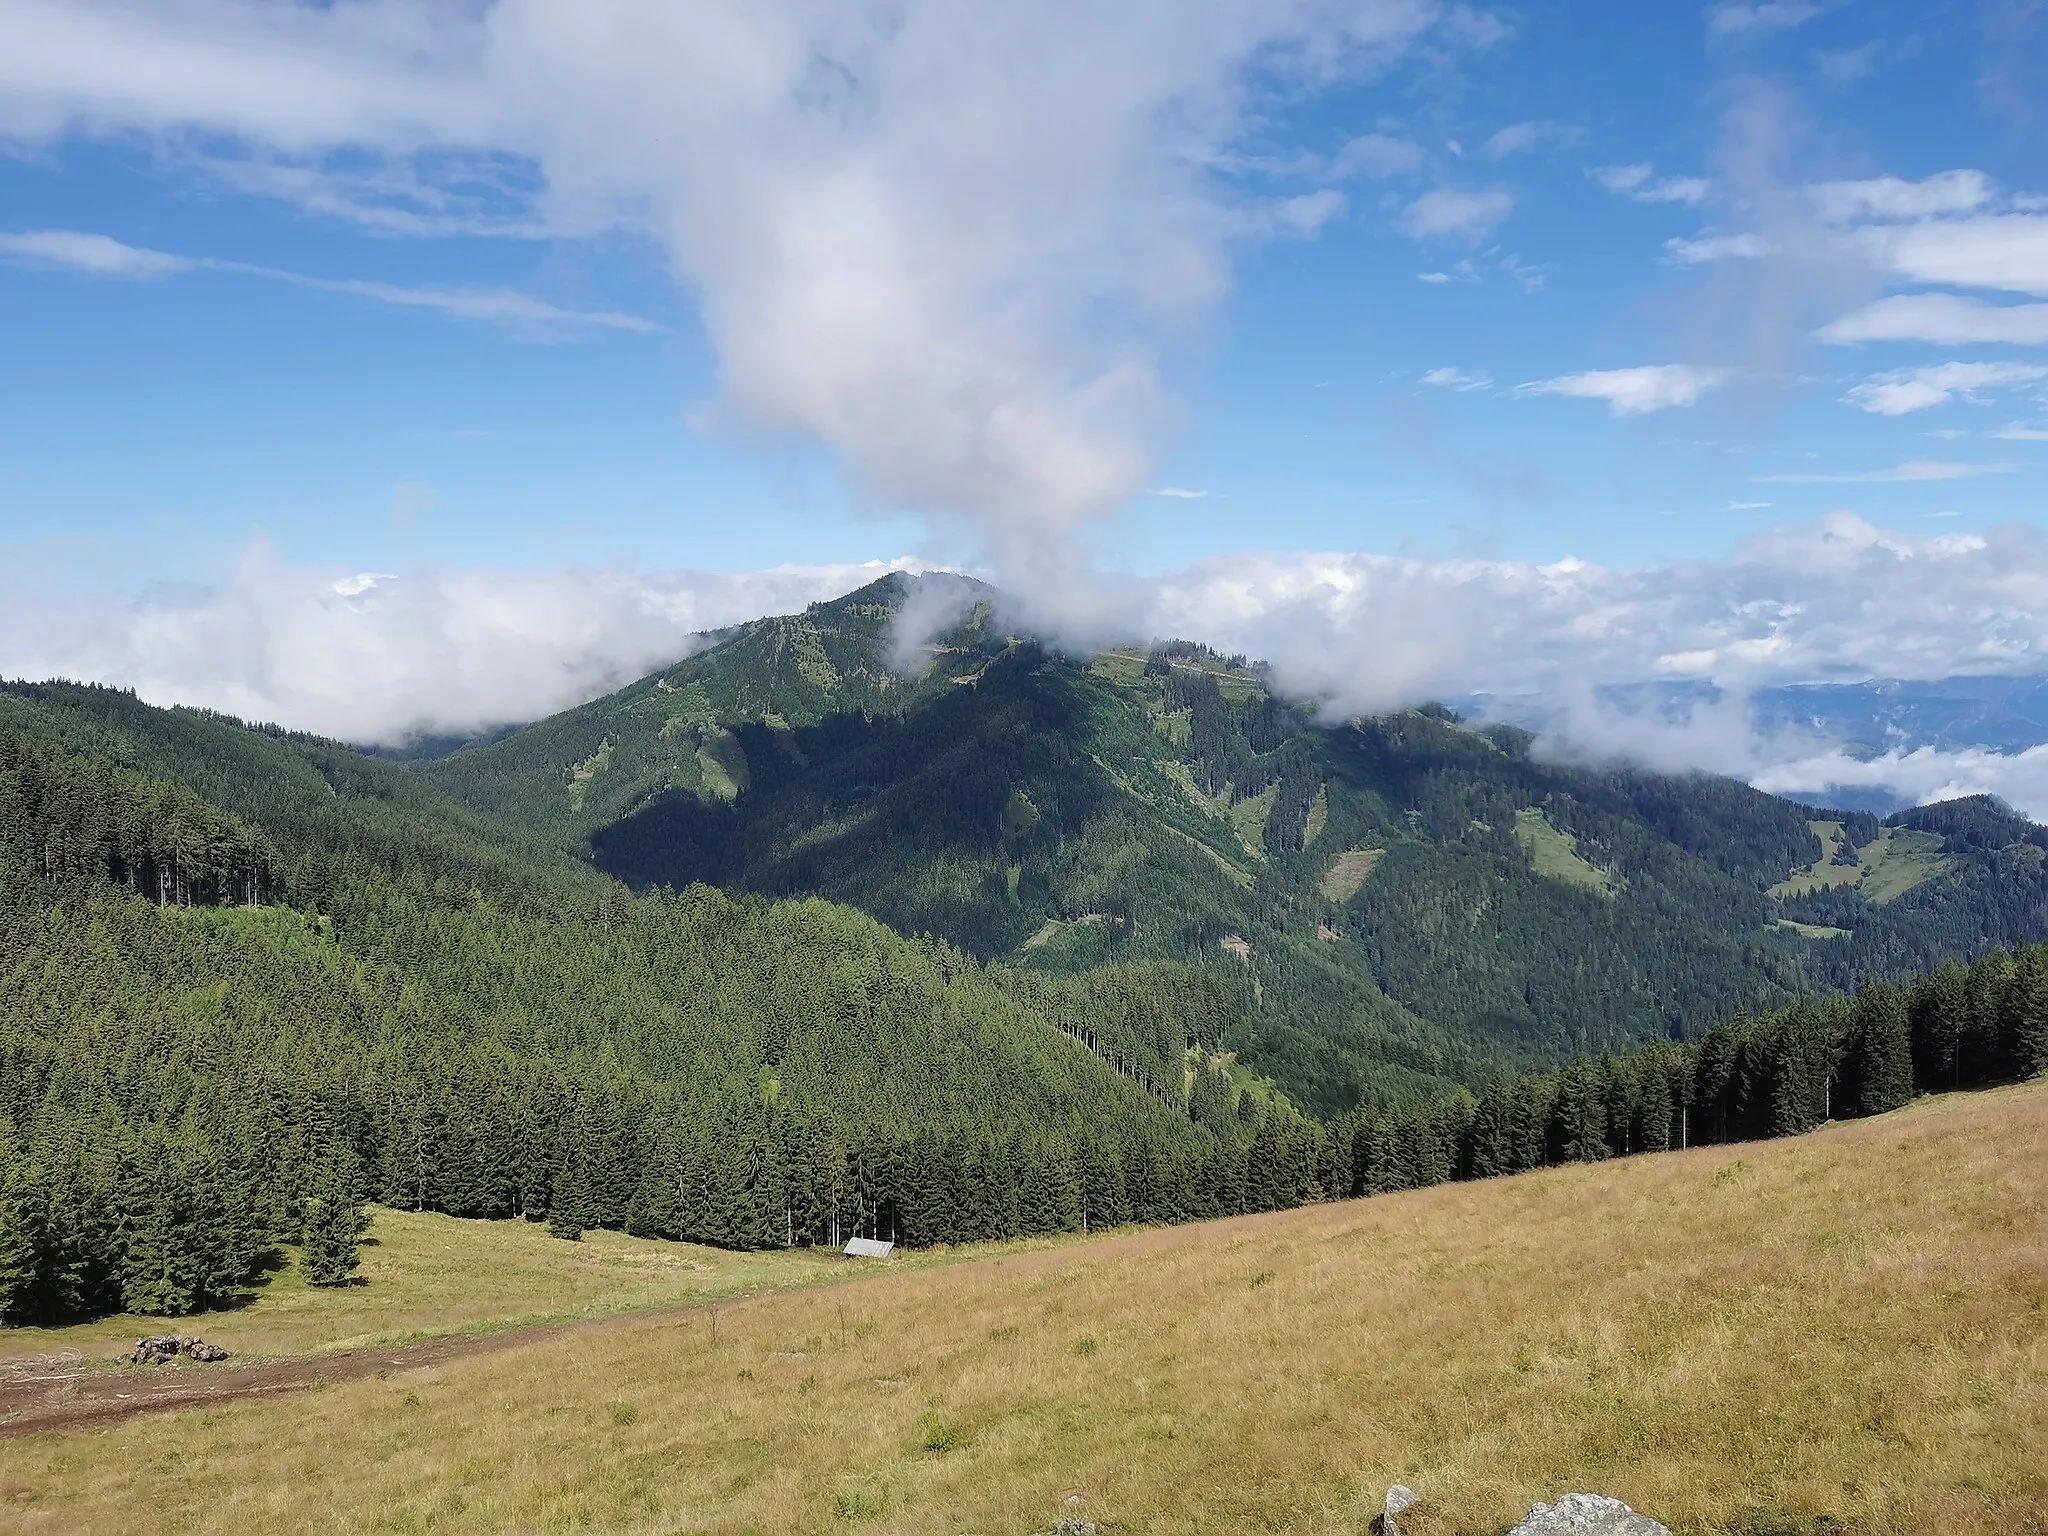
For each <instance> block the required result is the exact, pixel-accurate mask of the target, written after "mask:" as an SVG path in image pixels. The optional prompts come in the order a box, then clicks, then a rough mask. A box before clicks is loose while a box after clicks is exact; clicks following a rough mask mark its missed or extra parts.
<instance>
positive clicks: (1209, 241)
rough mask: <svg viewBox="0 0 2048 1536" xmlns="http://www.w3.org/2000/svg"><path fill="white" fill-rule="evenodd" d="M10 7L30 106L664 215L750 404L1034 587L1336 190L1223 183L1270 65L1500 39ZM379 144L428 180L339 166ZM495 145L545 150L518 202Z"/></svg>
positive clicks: (759, 417)
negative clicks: (1262, 264) (467, 176)
mask: <svg viewBox="0 0 2048 1536" xmlns="http://www.w3.org/2000/svg"><path fill="white" fill-rule="evenodd" d="M6 3H7V24H6V26H7V46H6V47H5V48H4V49H0V133H13V134H15V135H17V136H29V137H36V136H42V137H48V136H52V135H56V134H61V133H89V134H104V135H131V134H144V135H153V136H154V137H155V142H157V143H159V144H162V145H165V146H172V147H175V146H189V145H191V144H194V143H202V144H209V145H215V144H218V145H228V146H233V148H234V153H235V154H236V155H237V156H239V157H240V158H241V160H242V162H243V163H245V164H247V165H249V166H255V167H281V168H283V169H284V170H286V171H292V170H298V171H304V172H308V173H309V174H308V175H307V177H306V178H305V183H304V186H303V187H302V188H301V189H300V190H301V192H302V193H303V194H304V195H306V196H308V197H322V198H325V199H327V200H328V201H329V203H330V204H333V203H334V202H336V201H337V200H338V201H339V202H341V203H344V204H351V205H353V206H356V207H358V208H372V207H376V206H379V205H384V206H388V207H389V208H390V209H391V210H392V211H393V213H394V215H395V217H396V218H397V224H396V225H395V226H394V227H405V226H406V225H407V223H408V222H409V221H419V220H425V221H427V223H428V224H431V223H432V221H433V220H434V219H435V218H436V217H439V216H441V215H442V214H443V213H444V212H445V213H448V214H450V215H452V216H455V217H457V218H459V219H466V220H478V219H480V220H481V221H482V222H483V224H485V225H487V226H488V225H490V224H492V223H496V224H499V225H502V226H504V227H506V228H511V229H517V230H518V231H520V232H531V231H533V230H535V229H545V230H547V231H549V232H552V233H554V234H557V235H595V234H603V233H607V232H612V231H622V232H625V233H627V234H629V235H634V236H640V237H645V238H650V239H652V240H653V241H655V242H657V243H658V244H659V246H660V247H661V248H662V249H663V250H664V251H665V252H666V254H667V256H668V258H669V260H670V263H671V265H672V267H673V270H674V272H675V275H676V277H677V278H678V280H679V282H680V283H681V284H682V285H683V286H684V287H686V288H687V289H688V290H689V291H690V292H691V293H692V294H693V295H694V296H695V297H696V299H697V301H698V303H699V308H700V312H701V318H702V322H703V326H704V330H705V333H706V335H707V336H708V337H709V339H710V341H711V343H712V345H713V347H714V348H715V349H716V352H717V354H718V361H719V380H720V390H721V405H722V418H720V419H725V418H729V419H732V420H734V421H736V422H740V423H744V424H745V425H746V427H748V428H749V429H750V430H754V431H760V432H765V433H768V434H771V435H789V436H793V437H798V438H805V439H810V440H814V441H816V442H819V443H821V444H823V445H824V446H825V447H826V448H827V449H828V450H830V451H832V452H834V453H835V454H836V455H837V456H838V459H839V461H840V463H841V464H842V465H843V466H844V468H845V469H846V471H847V474H848V477H849V479H850V481H851V482H852V483H853V487H854V489H855V491H856V493H857V494H858V495H860V496H861V497H862V498H863V499H865V500H867V501H868V502H870V503H872V504H875V505H878V506H882V507H892V508H901V509H904V510H907V511H912V512H917V513H924V514H929V515H936V516H942V517H948V518H954V519H958V520H959V521H960V523H961V525H962V526H964V528H965V529H966V530H967V531H968V532H969V533H970V534H971V535H972V536H974V537H975V538H976V539H978V540H979V541H980V542H981V543H983V544H984V545H986V546H987V547H988V548H989V550H990V551H991V552H992V553H993V554H994V555H995V557H996V558H997V560H998V562H999V563H1001V564H1004V565H1006V566H1007V567H1009V568H1010V569H1009V574H1010V576H1011V579H1013V580H1025V579H1034V578H1031V577H1030V573H1031V572H1033V571H1036V570H1039V569H1040V568H1042V567H1043V566H1045V564H1046V563H1047V562H1048V561H1053V562H1054V563H1055V564H1058V563H1059V562H1060V561H1062V560H1067V559H1071V558H1072V549H1071V546H1070V545H1069V544H1068V543H1067V542H1066V540H1065V539H1064V535H1066V534H1068V533H1070V532H1072V531H1073V530H1075V529H1076V528H1077V527H1078V526H1079V525H1081V524H1082V523H1084V522H1086V521H1087V520H1088V519H1090V518H1093V517H1096V516H1100V515H1106V514H1108V513H1109V512H1111V511H1113V510H1114V509H1115V508H1116V507H1117V506H1119V505H1120V504H1122V503H1123V502H1124V501H1125V500H1126V499H1127V498H1128V497H1129V496H1130V495H1131V494H1132V493H1133V492H1134V491H1136V490H1137V489H1138V488H1139V487H1140V486H1142V485H1143V484H1144V480H1145V476H1146V472H1147V469H1148V467H1149V464H1150V462H1151V451H1152V445H1153V442H1154V440H1155V437H1156V435H1157V432H1158V430H1159V428H1160V426H1161V424H1162V422H1163V421H1164V420H1165V419H1167V417H1168V415H1169V413H1168V412H1167V411H1166V409H1165V408H1164V405H1163V402H1162V400H1161V398H1160V395H1161V389H1160V383H1159V377H1158V362H1157V359H1158V356H1159V352H1160V349H1161V348H1162V347H1163V346H1165V345H1167V344H1168V343H1169V342H1170V341H1171V340H1172V339H1173V338H1175V337H1177V336H1179V335H1181V334H1183V333H1184V332H1185V331H1186V330H1187V329H1188V328H1189V327H1190V326H1192V325H1193V324H1194V323H1195V322H1197V321H1198V320H1200V319H1201V318H1202V316H1204V315H1205V314H1206V313H1207V311H1208V309H1209V307H1210V306H1211V305H1212V304H1213V303H1214V302H1215V301H1216V300H1217V299H1218V298H1219V297H1220V296H1221V294H1222V293H1223V292H1224V291H1225V290H1226V289H1227V287H1228V284H1229V279H1230V262H1231V259H1232V256H1233V252H1234V249H1235V247H1236V246H1237V245H1239V244H1241V243H1242V242H1243V241H1245V240H1247V239H1249V238H1254V237H1256V236H1258V235H1261V234H1284V233H1299V232H1301V231H1302V230H1303V229H1305V228H1310V227H1313V225H1314V223H1315V222H1316V221H1317V220H1318V219H1320V218H1325V217H1328V216H1329V214H1330V212H1331V211H1333V210H1334V208H1335V206H1336V205H1335V204H1334V203H1333V202H1332V201H1330V200H1329V199H1322V200H1320V201H1315V202H1311V203H1306V204H1299V205H1294V206H1293V207H1292V208H1291V210H1290V209H1288V208H1282V209H1280V210H1278V213H1277V216H1275V217H1271V218H1264V217H1259V216H1256V215H1254V216H1252V217H1249V218H1248V217H1247V216H1246V215H1245V213H1244V210H1243V206H1242V200H1241V197H1240V195H1239V194H1238V193H1237V192H1236V191H1235V190H1234V189H1233V188H1232V187H1231V186H1230V185H1229V184H1228V182H1227V180H1225V179H1224V178H1221V177H1219V176H1217V175H1216V174H1215V172H1214V171H1213V169H1212V168H1213V167H1216V166H1218V165H1219V164H1220V162H1221V159H1222V157H1223V156H1225V155H1226V154H1227V153H1228V152H1229V151H1231V150H1232V149H1234V148H1236V147H1238V145H1239V141H1240V140H1241V138H1242V127H1243V124H1244V122H1245V121H1246V110H1247V105H1248V99H1249V91H1250V82H1251V80H1252V79H1253V78H1254V77H1256V79H1257V80H1258V81H1259V82H1260V84H1261V86H1262V87H1278V88H1282V89H1285V90H1287V91H1290V92H1293V93H1295V94H1297V95H1300V94H1303V93H1308V92H1314V91H1317V90H1321V89H1325V88H1329V87H1333V86H1337V85H1350V84H1355V83H1358V82H1361V81H1369V80H1370V79H1372V78H1373V77H1374V76H1375V75H1377V74H1379V73H1382V72H1383V71H1384V69H1385V67H1386V66H1387V64H1388V63H1389V62H1390V61H1392V60H1394V59H1396V58H1398V57H1399V56H1400V55H1401V54H1402V53H1403V51H1404V50H1406V49H1407V48H1408V47H1409V46H1410V45H1411V44H1413V43H1414V42H1415V41H1416V39H1418V38H1419V37H1421V36H1422V35H1423V34H1424V33H1425V32H1428V31H1430V30H1431V29H1433V28H1434V29H1436V30H1435V34H1434V35H1435V37H1436V39H1437V41H1438V42H1439V43H1440V44H1441V45H1443V46H1445V47H1473V46H1480V45H1482V44H1483V43H1484V42H1486V41H1487V40H1488V38H1490V37H1492V36H1495V35H1497V34H1498V32H1499V30H1500V28H1499V26H1498V24H1497V23H1494V22H1491V21H1489V20H1487V19H1486V18H1484V17H1483V16H1481V15H1479V14H1478V13H1472V12H1468V11H1465V10H1463V9H1462V8H1444V7H1439V6H1434V5H1430V4H1425V3H1422V0H1190V3H1189V4H1187V5H1180V6H1105V5H1101V4H1098V3H1093V0H1048V3H1046V4H1043V5H1030V6H1016V5H1004V4H998V3H994V0H987V3H982V4H963V3H960V0H846V3H826V0H700V3H697V4H693V5H689V6H680V5H675V4H671V3H668V0H585V3H582V4H578V5H573V6H563V5H548V4H544V3H540V0H504V3H500V4H496V5H417V6H415V5H403V4H395V3H388V0H360V3H351V4H337V5H332V6H317V7H316V6H310V5H305V6H301V5H265V4H252V3H247V0H181V3H179V4H176V5H164V4H160V3H155V0H6ZM1438 52H1440V50H1436V51H1433V52H1432V57H1433V58H1434V57H1437V56H1438ZM364 163H367V164H369V165H371V166H372V167H373V168H375V169H376V170H378V171H380V172H383V171H387V170H392V169H393V168H397V167H403V168H404V172H403V174H398V173H396V172H395V171H394V172H393V174H392V176H391V187H390V188H389V189H386V188H382V187H380V186H379V185H378V183H377V181H376V179H375V178H374V177H363V176H356V177H354V179H352V180H351V181H349V183H348V184H347V186H346V187H345V188H343V189H341V191H340V192H339V193H337V191H336V189H335V187H334V185H333V184H332V180H331V177H332V176H333V175H334V174H338V173H339V171H340V169H341V168H344V167H353V166H356V165H359V164H364ZM479 163H483V164H499V163H502V164H503V165H505V166H507V167H510V168H511V172H510V173H508V174H506V175H503V176H501V177H499V178H498V180H497V181H496V182H494V183H493V185H492V187H491V189H490V193H489V195H488V196H487V197H485V198H483V200H482V205H481V208H479V207H477V206H472V203H471V201H468V200H466V194H464V193H463V192H462V187H463V186H464V185H465V183H464V182H463V173H464V171H465V169H466V168H471V167H474V166H476V165H478V164H479ZM443 166H446V167H451V168H452V169H450V170H448V171H447V172H446V173H445V174H444V173H443V172H442V170H441V169H440V168H441V167H443ZM273 179H274V180H275V181H276V182H277V184H278V190H280V191H285V192H288V193H289V192H290V191H291V187H290V186H289V183H290V181H291V177H290V176H289V175H284V176H277V177H274V178H273ZM436 196H440V197H443V198H444V199H445V203H444V205H443V206H436V204H435V198H436ZM1467 222H1468V223H1469V222H1470V221H1469V219H1468V221H1467ZM1105 318H1107V319H1108V320H1109V321H1110V323H1107V324H1105V323H1103V322H1104V320H1105ZM1056 576H1057V572H1054V573H1050V574H1048V575H1047V576H1046V578H1045V579H1047V580H1055V579H1056Z"/></svg>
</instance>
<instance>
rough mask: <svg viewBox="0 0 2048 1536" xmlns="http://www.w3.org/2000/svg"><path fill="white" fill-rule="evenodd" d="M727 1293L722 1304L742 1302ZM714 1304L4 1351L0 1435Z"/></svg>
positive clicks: (476, 1351)
mask: <svg viewBox="0 0 2048 1536" xmlns="http://www.w3.org/2000/svg"><path fill="white" fill-rule="evenodd" d="M748 1299H749V1298H748V1297H747V1296H745V1295H741V1296H731V1297H725V1298H721V1301H720V1302H719V1305H730V1304H731V1303H733V1302H736V1301H745V1300H748ZM714 1310H716V1309H715V1307H713V1306H712V1305H711V1304H710V1303H700V1304H699V1305H696V1306H690V1307H669V1308H665V1309H663V1310H661V1311H658V1312H636V1313H629V1314H625V1315H622V1316H619V1317H606V1318H598V1319H594V1320H592V1321H589V1322H578V1323H544V1324H538V1325H535V1326H533V1327H527V1328H511V1329H507V1330H506V1331H505V1332H503V1333H493V1334H485V1335H482V1336H476V1335H463V1336H455V1337H450V1338H443V1339H428V1340H425V1341H423V1342H421V1343H418V1344H400V1345H393V1346H387V1347H384V1348H365V1349H338V1350H332V1351H329V1352H327V1353H324V1354H315V1355H285V1356H281V1357H269V1358H262V1359H250V1360H232V1361H222V1362H221V1363H219V1364H216V1365H202V1364H200V1363H198V1362H197V1361H192V1360H180V1361H178V1362H176V1363H175V1364H171V1365H113V1364H109V1363H108V1362H106V1361H104V1360H87V1359H85V1358H83V1357H82V1356H80V1355H78V1354H76V1353H75V1352H66V1353H64V1354H61V1355H39V1356H30V1357H26V1358H20V1357H17V1358H15V1359H12V1360H7V1359H0V1440H12V1439H16V1438H18V1437H20V1436H22V1435H34V1434H41V1433H42V1432H43V1431H45V1430H74V1429H94V1428H100V1427H103V1426H106V1425H111V1424H118V1423H121V1422H122V1421H123V1420H126V1419H132V1418H134V1417H135V1416H136V1415H137V1414H143V1413H162V1412H166V1411H168V1410H171V1409H176V1408H215V1407H225V1406H227V1405H229V1404H231V1403H239V1402H246V1401H248V1400H249V1399H251V1398H259V1397H275V1396H278V1395H280V1394H283V1393H286V1392H297V1391H301V1390H303V1389H304V1388H307V1387H314V1386H319V1385H321V1384H323V1383H326V1382H334V1381H355V1380H358V1379H360V1378H361V1377H364V1376H375V1375H378V1374H379V1373H380V1372H381V1373H384V1374H387V1375H391V1376H399V1375H403V1374H405V1373H406V1372H419V1371H431V1370H433V1369H434V1368H436V1367H437V1366H442V1365H447V1364H449V1363H451V1362H452V1361H456V1360H465V1359H468V1358H469V1357H470V1356H472V1355H487V1354H495V1353H497V1352H498V1351H500V1350H506V1349H517V1348H519V1347H520V1346H521V1345H524V1344H531V1343H534V1342H536V1341H537V1340H541V1339H549V1338H559V1337H562V1336H564V1335H568V1334H577V1333H594V1332H597V1331H599V1330H602V1329H611V1328H623V1327H628V1326H631V1325H633V1324H636V1323H647V1322H657V1321H660V1320H661V1319H664V1318H675V1317H682V1316H687V1315H690V1314H693V1313H698V1312H708V1311H714Z"/></svg>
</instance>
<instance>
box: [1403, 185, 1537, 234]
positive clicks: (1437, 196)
mask: <svg viewBox="0 0 2048 1536" xmlns="http://www.w3.org/2000/svg"><path fill="white" fill-rule="evenodd" d="M1514 209H1515V195H1514V193H1512V192H1510V191H1508V190H1507V189H1506V188H1505V187H1490V188H1488V189H1486V190H1485V191H1483V192H1461V191H1459V190H1458V189H1457V188H1455V187H1438V188H1436V189H1435V190H1433V191H1429V192H1425V193H1423V194H1422V196H1420V197H1418V198H1416V199H1415V201H1414V202H1412V203H1410V204H1409V205H1408V207H1407V209H1406V210H1405V211H1404V212H1403V214H1402V216H1401V222H1402V226H1403V227H1404V228H1405V229H1406V230H1407V231H1408V233H1409V234H1411V235H1413V236H1414V237H1415V238H1416V239H1418V240H1427V239H1432V238H1436V237H1439V236H1444V235H1456V236H1463V237H1465V238H1466V239H1472V240H1477V239H1480V238H1482V237H1483V236H1486V235H1489V234H1491V233H1493V231H1494V230H1495V229H1496V228H1498V227H1499V225H1500V223H1501V221H1502V220H1503V219H1505V218H1506V217H1507V216H1508V215H1509V214H1510V213H1512V212H1514Z"/></svg>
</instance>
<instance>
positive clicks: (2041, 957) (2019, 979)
mask: <svg viewBox="0 0 2048 1536" xmlns="http://www.w3.org/2000/svg"><path fill="white" fill-rule="evenodd" d="M1999 1034H2000V1035H2001V1036H2002V1038H2003V1044H2004V1055H2005V1057H2006V1059H2007V1060H2008V1061H2010V1062H2011V1063H2012V1070H2013V1072H2014V1074H2015V1075H2017V1076H2019V1077H2022V1078H2028V1077H2039V1076H2040V1075H2041V1074H2042V1073H2044V1072H2048V946H2042V947H2041V948H2037V949H2031V950H2028V951H2027V952H2026V954H2025V956H2024V957H2023V958H2022V959H2021V961H2020V965H2019V969H2018V971H2017V972H2016V973H2015V974H2014V976H2013V978H2012V982H2011V984H2010V985H2009V986H2008V987H2007V988H2006V990H2005V999H2004V1005H2003V1008H2002V1016H2001V1018H2000V1020H1999Z"/></svg>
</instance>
